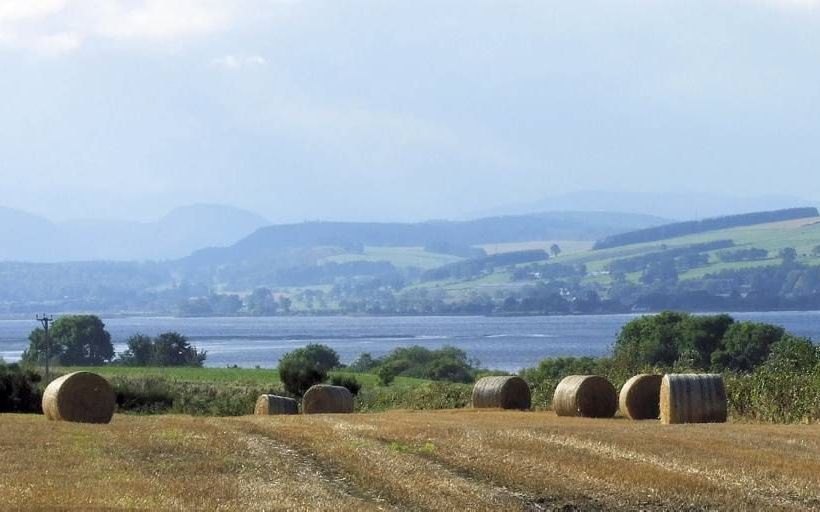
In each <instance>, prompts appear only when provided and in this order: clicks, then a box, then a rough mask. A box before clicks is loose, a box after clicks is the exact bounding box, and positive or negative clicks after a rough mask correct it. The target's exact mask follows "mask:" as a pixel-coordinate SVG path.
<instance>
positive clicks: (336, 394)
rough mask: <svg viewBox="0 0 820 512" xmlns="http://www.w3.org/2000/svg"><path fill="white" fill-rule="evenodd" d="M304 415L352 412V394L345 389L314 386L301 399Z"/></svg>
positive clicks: (325, 385) (321, 385)
mask: <svg viewBox="0 0 820 512" xmlns="http://www.w3.org/2000/svg"><path fill="white" fill-rule="evenodd" d="M302 412H303V413H305V414H329V413H351V412H353V394H352V393H351V392H350V391H349V390H348V389H347V388H345V387H342V386H330V385H327V384H316V385H315V386H311V387H310V389H308V390H307V393H305V396H304V398H302Z"/></svg>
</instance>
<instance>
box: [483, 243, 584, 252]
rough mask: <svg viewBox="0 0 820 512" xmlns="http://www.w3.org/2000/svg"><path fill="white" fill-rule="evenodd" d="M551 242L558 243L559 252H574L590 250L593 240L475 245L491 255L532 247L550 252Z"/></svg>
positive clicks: (527, 249)
mask: <svg viewBox="0 0 820 512" xmlns="http://www.w3.org/2000/svg"><path fill="white" fill-rule="evenodd" d="M552 244H558V246H559V247H560V248H561V254H575V253H579V252H584V251H588V250H590V249H591V248H592V245H593V244H594V242H591V241H588V240H548V241H541V240H538V241H533V242H514V243H507V244H485V245H479V246H477V247H481V248H482V249H484V251H485V252H486V253H487V254H489V255H493V254H503V253H507V252H516V251H530V250H533V249H541V250H544V251H547V252H550V247H552Z"/></svg>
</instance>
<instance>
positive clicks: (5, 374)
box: [0, 360, 43, 413]
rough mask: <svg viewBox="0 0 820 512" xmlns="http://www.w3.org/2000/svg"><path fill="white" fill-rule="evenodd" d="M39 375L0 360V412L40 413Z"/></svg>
mask: <svg viewBox="0 0 820 512" xmlns="http://www.w3.org/2000/svg"><path fill="white" fill-rule="evenodd" d="M39 382H40V375H39V374H38V373H36V372H34V371H31V370H27V369H24V368H22V367H20V366H19V365H17V364H13V363H12V364H6V363H4V362H2V360H0V412H33V413H39V412H42V398H43V397H42V393H41V392H40V390H39V389H38V383H39Z"/></svg>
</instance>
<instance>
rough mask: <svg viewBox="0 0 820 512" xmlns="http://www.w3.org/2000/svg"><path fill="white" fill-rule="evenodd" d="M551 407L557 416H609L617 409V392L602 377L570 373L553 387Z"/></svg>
mask: <svg viewBox="0 0 820 512" xmlns="http://www.w3.org/2000/svg"><path fill="white" fill-rule="evenodd" d="M552 408H553V410H554V411H555V414H557V415H558V416H581V417H584V418H611V417H613V416H614V415H615V411H616V410H617V409H618V394H617V393H616V392H615V387H614V386H613V385H612V384H611V383H610V382H609V381H608V380H606V379H605V378H603V377H599V376H597V375H570V376H569V377H565V378H564V379H563V380H562V381H561V382H559V383H558V386H557V387H556V388H555V394H554V395H553V397H552Z"/></svg>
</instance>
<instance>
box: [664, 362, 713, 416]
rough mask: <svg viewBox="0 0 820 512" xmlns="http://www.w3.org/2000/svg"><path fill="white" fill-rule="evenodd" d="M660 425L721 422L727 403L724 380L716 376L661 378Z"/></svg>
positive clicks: (693, 375) (682, 375)
mask: <svg viewBox="0 0 820 512" xmlns="http://www.w3.org/2000/svg"><path fill="white" fill-rule="evenodd" d="M660 407H661V423H664V424H666V425H669V424H674V423H723V422H725V421H726V416H727V409H728V404H727V400H726V387H725V386H724V384H723V377H722V376H720V375H716V374H704V375H696V374H668V375H664V377H663V382H662V383H661V394H660Z"/></svg>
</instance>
